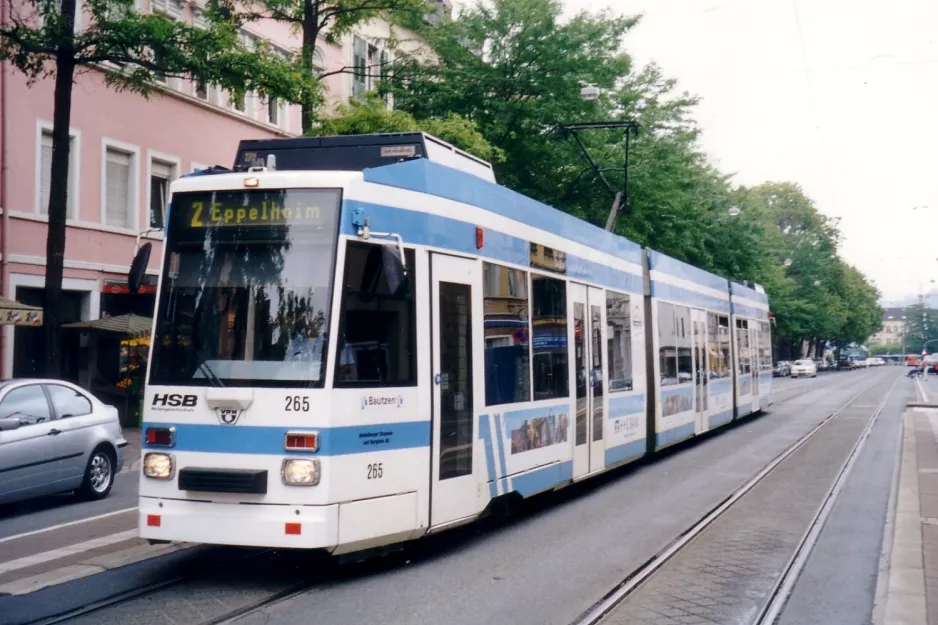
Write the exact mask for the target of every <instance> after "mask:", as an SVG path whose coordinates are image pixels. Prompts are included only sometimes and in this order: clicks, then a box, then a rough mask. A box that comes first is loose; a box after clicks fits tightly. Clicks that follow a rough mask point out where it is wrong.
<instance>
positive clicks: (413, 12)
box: [218, 0, 430, 134]
mask: <svg viewBox="0 0 938 625" xmlns="http://www.w3.org/2000/svg"><path fill="white" fill-rule="evenodd" d="M218 1H219V2H221V3H224V4H225V6H226V7H227V11H228V12H229V13H232V14H235V13H236V11H237V6H238V2H237V0H218ZM428 11H430V6H429V5H428V3H427V0H265V1H264V2H263V3H258V4H256V5H254V8H253V9H252V10H251V11H249V12H247V13H245V14H243V19H245V20H251V21H257V20H266V19H271V20H275V21H278V22H283V23H286V24H288V25H289V26H290V27H291V28H292V29H294V30H295V31H299V32H300V33H301V35H302V47H301V52H300V60H301V68H302V71H303V73H304V75H305V76H314V75H315V73H316V68H315V67H314V63H313V57H314V55H315V51H316V42H317V41H319V37H320V35H323V38H324V39H325V41H326V42H328V43H333V44H334V43H338V42H339V41H340V40H341V38H342V36H343V35H345V34H346V33H348V32H349V31H350V30H351V29H352V28H353V27H354V26H356V25H358V24H361V23H363V22H368V21H369V20H372V19H374V18H376V17H380V16H383V15H387V14H390V13H396V14H398V15H399V18H400V21H406V22H409V23H414V24H416V23H419V22H420V18H422V17H423V16H424V15H425V14H427V13H428ZM386 64H387V65H390V63H389V62H387V63H386ZM384 65H385V63H383V62H382V61H381V60H380V59H379V60H378V62H377V63H371V64H369V63H367V61H365V63H364V65H361V64H359V65H356V66H354V67H342V68H339V69H336V70H332V71H329V72H325V73H322V74H320V75H319V78H320V79H322V78H325V77H327V76H331V75H333V74H338V73H349V72H354V73H357V74H358V75H360V76H364V75H365V74H366V73H368V74H371V73H375V72H377V75H379V76H380V75H382V74H383V73H384V71H385V69H386V68H385V67H384ZM304 95H305V97H304V98H303V99H302V100H301V104H302V107H303V133H304V134H309V133H310V132H312V130H313V127H314V125H315V124H314V122H315V121H316V116H315V112H316V109H317V108H318V107H319V105H320V103H321V100H320V99H319V98H318V97H317V94H316V93H315V92H306V93H305V94H304Z"/></svg>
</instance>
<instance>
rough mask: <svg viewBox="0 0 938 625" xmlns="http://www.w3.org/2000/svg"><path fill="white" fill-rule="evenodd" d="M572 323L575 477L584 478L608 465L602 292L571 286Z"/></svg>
mask: <svg viewBox="0 0 938 625" xmlns="http://www.w3.org/2000/svg"><path fill="white" fill-rule="evenodd" d="M568 293H569V294H570V308H571V310H570V312H569V315H570V318H571V319H572V320H573V329H574V340H573V345H574V349H573V360H574V362H573V366H574V372H575V376H576V393H575V397H576V400H575V401H576V418H575V420H574V439H573V443H574V447H573V477H574V479H576V478H578V477H583V476H584V475H589V474H590V473H594V472H596V471H601V470H602V469H604V468H605V466H606V441H605V421H606V411H605V392H604V390H605V378H606V375H605V367H604V366H603V360H604V359H605V358H606V350H605V345H606V342H605V340H604V337H605V334H606V324H605V323H604V316H605V312H606V297H605V293H604V292H603V291H602V290H601V289H596V288H592V287H587V286H584V285H582V284H574V283H570V284H569V290H568Z"/></svg>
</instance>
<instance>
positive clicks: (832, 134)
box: [456, 0, 938, 303]
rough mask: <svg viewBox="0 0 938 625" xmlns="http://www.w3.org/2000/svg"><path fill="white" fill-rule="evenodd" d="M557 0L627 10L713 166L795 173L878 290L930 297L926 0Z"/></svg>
mask: <svg viewBox="0 0 938 625" xmlns="http://www.w3.org/2000/svg"><path fill="white" fill-rule="evenodd" d="M564 2H565V6H566V11H567V13H568V14H573V13H575V12H577V11H579V10H584V9H585V10H590V11H598V10H602V9H606V8H608V9H611V10H612V11H614V12H616V13H619V14H623V15H641V16H642V19H641V21H640V22H639V24H638V26H636V27H635V29H634V30H633V31H632V32H630V33H629V34H628V35H627V36H626V39H625V42H624V45H625V49H626V50H627V51H628V52H629V53H630V54H631V55H632V57H633V58H634V60H635V62H636V63H637V64H638V65H645V64H647V63H649V62H654V63H657V64H658V65H659V66H660V67H661V68H662V70H663V71H664V73H665V74H666V75H668V76H672V77H674V78H676V79H677V80H678V83H679V88H681V89H684V90H687V91H689V92H691V93H692V94H695V95H697V96H699V97H700V98H701V103H700V105H699V107H698V109H697V114H696V118H697V121H698V122H699V124H700V126H701V128H702V130H703V134H702V137H701V147H702V148H703V150H704V151H705V152H706V153H707V154H708V155H709V157H710V159H711V161H712V162H713V163H714V164H715V165H716V166H717V167H719V168H720V169H721V170H722V171H724V172H727V173H733V174H735V177H734V181H735V182H736V183H738V184H745V185H753V184H759V183H761V182H766V181H792V182H796V183H798V184H800V185H801V187H802V188H803V189H804V190H805V192H806V193H807V194H808V195H809V196H810V197H811V198H812V199H813V200H814V201H815V203H816V205H817V207H818V209H819V210H820V211H821V212H823V213H825V214H827V215H830V216H831V217H840V229H841V232H842V233H843V235H844V241H843V244H842V246H841V249H840V250H839V253H840V255H841V256H842V257H843V258H844V259H845V260H846V261H847V262H849V263H851V264H853V265H855V266H856V267H857V268H858V269H860V270H861V271H862V272H863V273H864V274H866V275H867V277H868V278H870V280H872V281H873V283H874V284H875V285H876V286H877V288H878V289H879V290H880V292H881V293H882V296H883V302H884V303H894V302H898V301H901V300H906V299H915V298H917V296H918V295H919V294H920V293H923V294H925V295H928V294H929V293H932V292H933V293H934V297H933V298H932V302H933V303H934V302H936V301H938V237H936V236H935V234H936V233H938V31H936V29H935V24H938V2H936V1H935V0H891V1H890V2H888V3H874V2H872V1H871V0H859V1H858V0H756V1H753V0H564ZM456 4H457V5H459V4H464V2H456ZM932 280H934V281H935V282H934V283H933V282H932Z"/></svg>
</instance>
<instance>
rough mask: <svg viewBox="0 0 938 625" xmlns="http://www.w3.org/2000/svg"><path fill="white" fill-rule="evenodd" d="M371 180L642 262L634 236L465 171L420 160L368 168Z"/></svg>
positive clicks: (367, 173)
mask: <svg viewBox="0 0 938 625" xmlns="http://www.w3.org/2000/svg"><path fill="white" fill-rule="evenodd" d="M362 173H363V175H364V178H365V181H366V182H371V183H374V184H380V185H386V186H389V187H396V188H399V189H407V190H409V191H417V192H419V193H426V194H429V195H436V196H439V197H443V198H446V199H449V200H453V201H456V202H461V203H463V204H470V205H472V206H478V207H479V208H482V209H484V210H487V211H491V212H493V213H496V214H498V215H501V216H503V217H507V218H509V219H513V220H515V221H517V222H520V223H523V224H525V225H528V226H531V227H533V228H538V229H540V230H544V231H546V232H550V233H552V234H556V235H558V236H562V237H564V238H567V239H570V240H572V241H576V242H577V243H581V244H583V245H587V246H589V247H592V248H594V249H597V250H600V251H603V252H606V253H607V254H612V255H614V256H618V257H619V258H623V259H625V260H629V261H631V262H634V263H637V264H641V262H642V248H641V247H640V246H639V245H638V244H637V243H634V242H633V241H630V240H628V239H626V238H625V237H621V236H619V235H617V234H613V233H611V232H607V231H606V230H603V229H602V228H599V227H597V226H594V225H593V224H591V223H589V222H586V221H583V220H582V219H578V218H577V217H574V216H573V215H570V214H569V213H565V212H563V211H561V210H557V209H556V208H553V207H551V206H548V205H547V204H542V203H541V202H538V201H537V200H533V199H531V198H529V197H527V196H525V195H522V194H520V193H517V192H515V191H512V190H511V189H508V188H507V187H503V186H501V185H498V184H495V183H494V182H488V181H486V180H482V179H481V178H479V177H477V176H473V175H470V174H467V173H466V172H463V171H459V170H456V169H453V168H451V167H447V166H445V165H440V164H438V163H435V162H433V161H430V160H426V159H418V160H412V161H406V162H402V163H397V164H394V165H386V166H384V167H376V168H372V169H365V170H364V171H363V172H362Z"/></svg>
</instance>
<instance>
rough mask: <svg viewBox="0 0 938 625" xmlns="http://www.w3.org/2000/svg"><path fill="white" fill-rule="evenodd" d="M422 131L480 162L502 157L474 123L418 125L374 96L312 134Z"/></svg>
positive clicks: (451, 118) (343, 109)
mask: <svg viewBox="0 0 938 625" xmlns="http://www.w3.org/2000/svg"><path fill="white" fill-rule="evenodd" d="M421 131H423V132H427V133H429V134H431V135H434V136H436V137H439V138H440V139H442V140H444V141H448V142H449V143H452V144H453V145H455V146H456V147H458V148H461V149H463V150H465V151H467V152H469V153H470V154H474V155H475V156H478V157H479V158H481V159H485V160H487V161H490V162H491V161H498V160H499V159H500V158H501V155H500V151H499V150H497V149H496V148H493V147H492V146H491V145H490V144H489V143H488V141H486V140H485V137H483V136H482V135H481V134H480V133H479V131H478V130H477V129H476V127H475V124H473V123H472V122H470V121H468V120H466V119H464V118H462V117H460V116H459V115H456V114H452V113H451V114H449V115H447V116H446V118H444V119H426V120H423V121H421V122H417V120H415V119H414V117H413V115H411V114H410V113H407V112H406V111H396V110H388V107H387V104H386V103H385V102H384V100H382V99H381V98H379V97H377V96H375V95H373V94H372V95H369V96H367V97H366V98H365V100H363V101H355V100H353V101H352V102H350V103H349V104H344V105H341V106H339V107H338V110H337V115H336V116H335V117H329V118H327V119H325V120H323V122H322V124H321V125H320V126H319V127H318V128H316V129H315V130H314V131H313V132H312V134H314V135H317V136H330V135H363V134H379V133H388V132H421Z"/></svg>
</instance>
